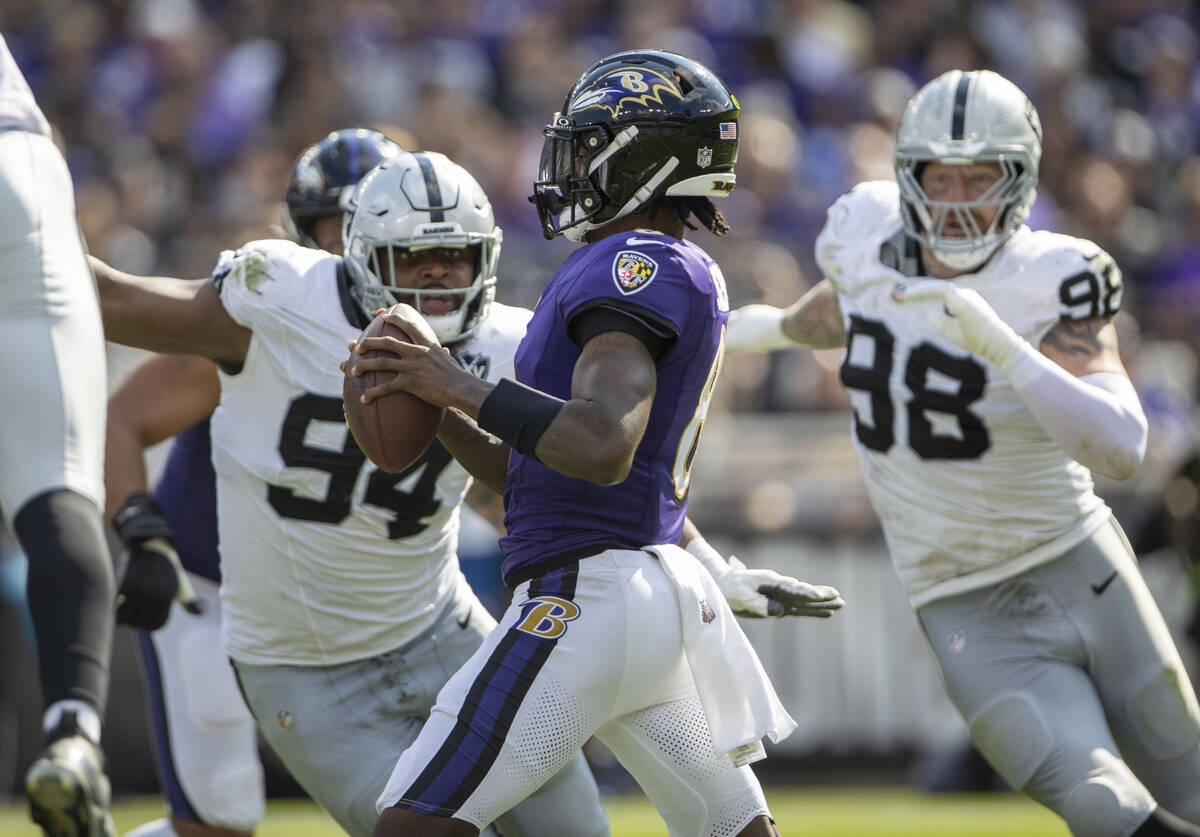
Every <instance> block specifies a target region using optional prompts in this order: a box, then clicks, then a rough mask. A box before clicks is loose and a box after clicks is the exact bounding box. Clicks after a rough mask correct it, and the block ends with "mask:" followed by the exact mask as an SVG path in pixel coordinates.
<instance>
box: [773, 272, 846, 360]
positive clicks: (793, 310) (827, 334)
mask: <svg viewBox="0 0 1200 837" xmlns="http://www.w3.org/2000/svg"><path fill="white" fill-rule="evenodd" d="M780 328H781V330H782V331H783V334H784V335H785V336H786V337H787V338H788V339H789V340H791V341H792V342H793V343H799V344H800V345H802V346H808V347H809V348H813V349H838V348H841V347H842V346H845V345H846V326H845V323H844V322H842V309H841V306H840V305H838V301H837V293H836V292H835V291H834V289H833V285H832V284H831V283H830V282H829V280H828V279H822V280H821V281H820V282H818V283H817V284H816V285H815V286H813V288H812V289H811V290H809V291H808V293H806V294H805V295H804V296H802V297H800V299H798V300H797V301H796V302H794V303H792V304H791V305H790V306H789V307H788V308H786V309H785V310H784V312H783V319H782V322H781V324H780Z"/></svg>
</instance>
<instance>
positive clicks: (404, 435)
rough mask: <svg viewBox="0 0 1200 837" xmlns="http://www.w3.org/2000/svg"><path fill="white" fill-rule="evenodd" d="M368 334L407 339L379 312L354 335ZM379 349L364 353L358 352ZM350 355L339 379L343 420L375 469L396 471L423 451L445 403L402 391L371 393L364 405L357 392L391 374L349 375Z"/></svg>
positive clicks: (375, 355)
mask: <svg viewBox="0 0 1200 837" xmlns="http://www.w3.org/2000/svg"><path fill="white" fill-rule="evenodd" d="M414 314H415V312H414ZM422 324H423V323H422ZM414 327H415V326H414ZM430 335H431V336H432V331H431V332H430ZM368 337H395V338H397V339H399V340H403V341H405V342H406V343H411V342H413V340H412V337H410V336H409V334H408V333H407V332H406V331H405V330H404V329H401V328H399V327H397V326H395V325H393V324H392V323H389V322H385V321H384V319H383V317H382V315H381V316H379V317H376V318H375V319H374V320H373V321H372V322H371V324H370V325H368V326H367V327H366V329H365V330H364V331H363V333H362V334H361V335H360V336H359V338H358V339H359V340H360V341H361V340H365V339H367V338H368ZM383 354H385V353H384V352H368V353H367V354H365V355H363V356H362V357H377V356H380V355H383ZM354 360H355V356H354V355H353V354H352V355H351V356H350V361H349V362H348V363H347V365H346V376H345V379H344V380H343V382H342V407H343V409H344V410H345V413H346V424H347V425H348V426H349V428H350V433H351V434H352V435H353V436H354V441H355V442H357V443H358V447H359V450H361V451H362V452H363V453H364V454H366V456H367V458H368V459H370V460H371V461H372V462H373V463H375V465H376V466H377V467H379V468H380V469H381V470H384V471H390V472H392V473H399V472H400V471H403V470H404V469H405V468H407V467H408V466H410V465H412V463H413V462H415V461H416V460H417V459H418V458H419V457H420V456H421V454H423V453H425V450H426V448H428V447H429V445H430V443H431V442H432V441H433V438H434V436H436V435H437V431H438V427H440V426H441V423H442V415H443V414H444V412H445V408H443V407H435V406H434V405H433V404H430V403H429V402H427V401H422V400H421V399H420V398H417V396H415V395H412V394H411V393H407V392H392V393H389V394H387V395H385V396H383V397H382V398H376V399H375V400H374V401H372V402H371V403H370V404H363V403H362V402H361V401H360V400H359V397H360V396H361V395H362V394H363V392H365V391H366V390H368V389H370V388H371V387H373V386H375V385H376V384H380V383H383V382H384V381H385V380H386V379H388V378H390V377H391V373H390V372H366V373H364V374H362V375H357V376H356V375H352V374H350V369H351V367H352V365H353V362H354Z"/></svg>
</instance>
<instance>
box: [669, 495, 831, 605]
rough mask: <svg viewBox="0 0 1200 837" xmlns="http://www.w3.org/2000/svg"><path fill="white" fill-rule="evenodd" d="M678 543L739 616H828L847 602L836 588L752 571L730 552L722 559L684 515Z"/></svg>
mask: <svg viewBox="0 0 1200 837" xmlns="http://www.w3.org/2000/svg"><path fill="white" fill-rule="evenodd" d="M680 546H682V547H683V548H684V549H686V550H687V551H688V552H690V553H692V555H694V556H695V557H696V559H697V560H698V561H699V562H700V563H701V564H703V565H704V568H705V569H706V570H708V572H709V573H710V574H711V575H712V577H713V578H714V579H716V581H717V586H718V587H719V588H720V590H721V593H722V594H724V596H725V601H727V602H728V603H729V608H730V610H732V611H733V612H734V613H736V614H737V615H738V616H752V617H756V618H762V617H765V616H815V617H818V618H828V617H830V616H832V615H833V612H834V611H835V610H840V609H841V608H842V607H844V606H845V604H846V602H845V601H843V600H842V594H841V593H839V592H838V591H837V590H836V589H835V588H833V587H829V586H827V585H824V584H808V583H806V582H803V581H800V580H799V579H797V578H792V577H791V576H790V575H781V574H780V573H777V572H775V571H774V570H752V569H748V568H747V567H746V565H745V564H743V563H742V562H741V561H739V560H738V559H737V558H736V557H734V556H733V555H730V556H729V557H728V558H725V557H723V556H722V555H721V553H719V552H717V550H716V549H714V548H713V547H712V545H711V544H709V542H708V541H706V540H705V539H704V537H703V536H702V535H701V534H700V530H699V529H697V528H696V525H695V524H694V523H692V521H691V518H684V521H683V537H682V538H681V539H680Z"/></svg>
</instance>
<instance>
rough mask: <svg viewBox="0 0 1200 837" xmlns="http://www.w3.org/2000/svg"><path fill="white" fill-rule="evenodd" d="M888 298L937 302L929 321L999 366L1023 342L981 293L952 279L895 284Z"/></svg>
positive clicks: (968, 349) (950, 337)
mask: <svg viewBox="0 0 1200 837" xmlns="http://www.w3.org/2000/svg"><path fill="white" fill-rule="evenodd" d="M892 297H893V298H894V299H895V300H896V301H897V302H901V303H916V302H926V301H930V300H932V301H935V302H940V303H941V305H936V306H933V307H934V310H933V311H931V312H930V313H929V322H930V324H931V325H932V326H933V327H934V328H936V329H937V330H938V331H939V332H941V333H942V334H944V335H945V336H946V337H948V338H949V339H951V340H953V341H954V342H955V343H957V344H958V345H959V346H962V347H963V348H964V349H966V350H967V351H968V352H970V353H971V354H973V355H978V356H979V357H981V358H983V359H984V360H988V361H991V362H992V363H994V364H996V365H997V366H999V367H1001V369H1003V368H1004V367H1005V366H1006V365H1007V364H1008V363H1009V362H1010V361H1011V360H1012V359H1013V358H1014V357H1016V356H1017V354H1018V353H1019V352H1020V351H1021V348H1022V346H1023V345H1027V344H1026V342H1025V340H1023V339H1022V338H1021V336H1020V335H1019V334H1017V333H1016V332H1015V331H1013V330H1012V327H1011V326H1009V325H1008V323H1006V322H1004V320H1002V319H1000V315H998V314H997V313H996V312H995V311H994V310H993V309H992V306H990V305H988V303H987V301H986V300H985V299H984V298H983V297H982V296H980V295H979V294H978V293H977V292H976V291H974V290H972V289H970V288H963V287H960V286H959V285H957V284H955V283H954V282H953V281H950V280H945V279H926V280H917V281H915V282H913V283H912V284H910V285H907V286H904V287H897V289H896V290H895V291H893V292H892Z"/></svg>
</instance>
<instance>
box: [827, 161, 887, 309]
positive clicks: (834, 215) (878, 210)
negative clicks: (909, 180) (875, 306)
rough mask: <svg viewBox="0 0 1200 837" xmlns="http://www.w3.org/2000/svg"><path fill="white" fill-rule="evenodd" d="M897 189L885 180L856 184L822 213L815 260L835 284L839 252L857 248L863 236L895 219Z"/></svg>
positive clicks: (839, 269)
mask: <svg viewBox="0 0 1200 837" xmlns="http://www.w3.org/2000/svg"><path fill="white" fill-rule="evenodd" d="M899 195H900V192H899V189H898V187H897V186H896V184H895V183H893V182H891V181H888V180H870V181H867V182H864V183H860V184H858V185H857V186H855V187H854V188H853V189H851V190H850V191H849V192H847V193H846V194H844V195H842V196H841V197H840V198H838V199H837V200H836V201H835V202H834V203H833V205H832V206H831V207H829V211H828V212H827V213H826V217H825V225H824V226H823V227H822V228H821V232H820V234H819V235H818V236H817V242H816V259H817V264H818V265H819V266H820V268H821V271H822V272H823V273H824V275H825V276H826V277H828V278H829V280H830V281H831V282H833V283H834V286H835V287H840V286H841V276H840V274H841V267H840V261H841V259H842V255H843V251H844V250H845V249H846V248H848V247H849V248H854V249H855V250H857V249H858V248H860V247H861V246H862V242H863V239H864V238H866V237H868V236H871V235H874V234H876V233H878V232H879V231H880V228H881V226H882V225H883V224H885V223H887V222H888V221H889V220H891V219H895V220H896V221H897V222H898V221H899V212H900V209H899V207H900V197H899Z"/></svg>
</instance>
